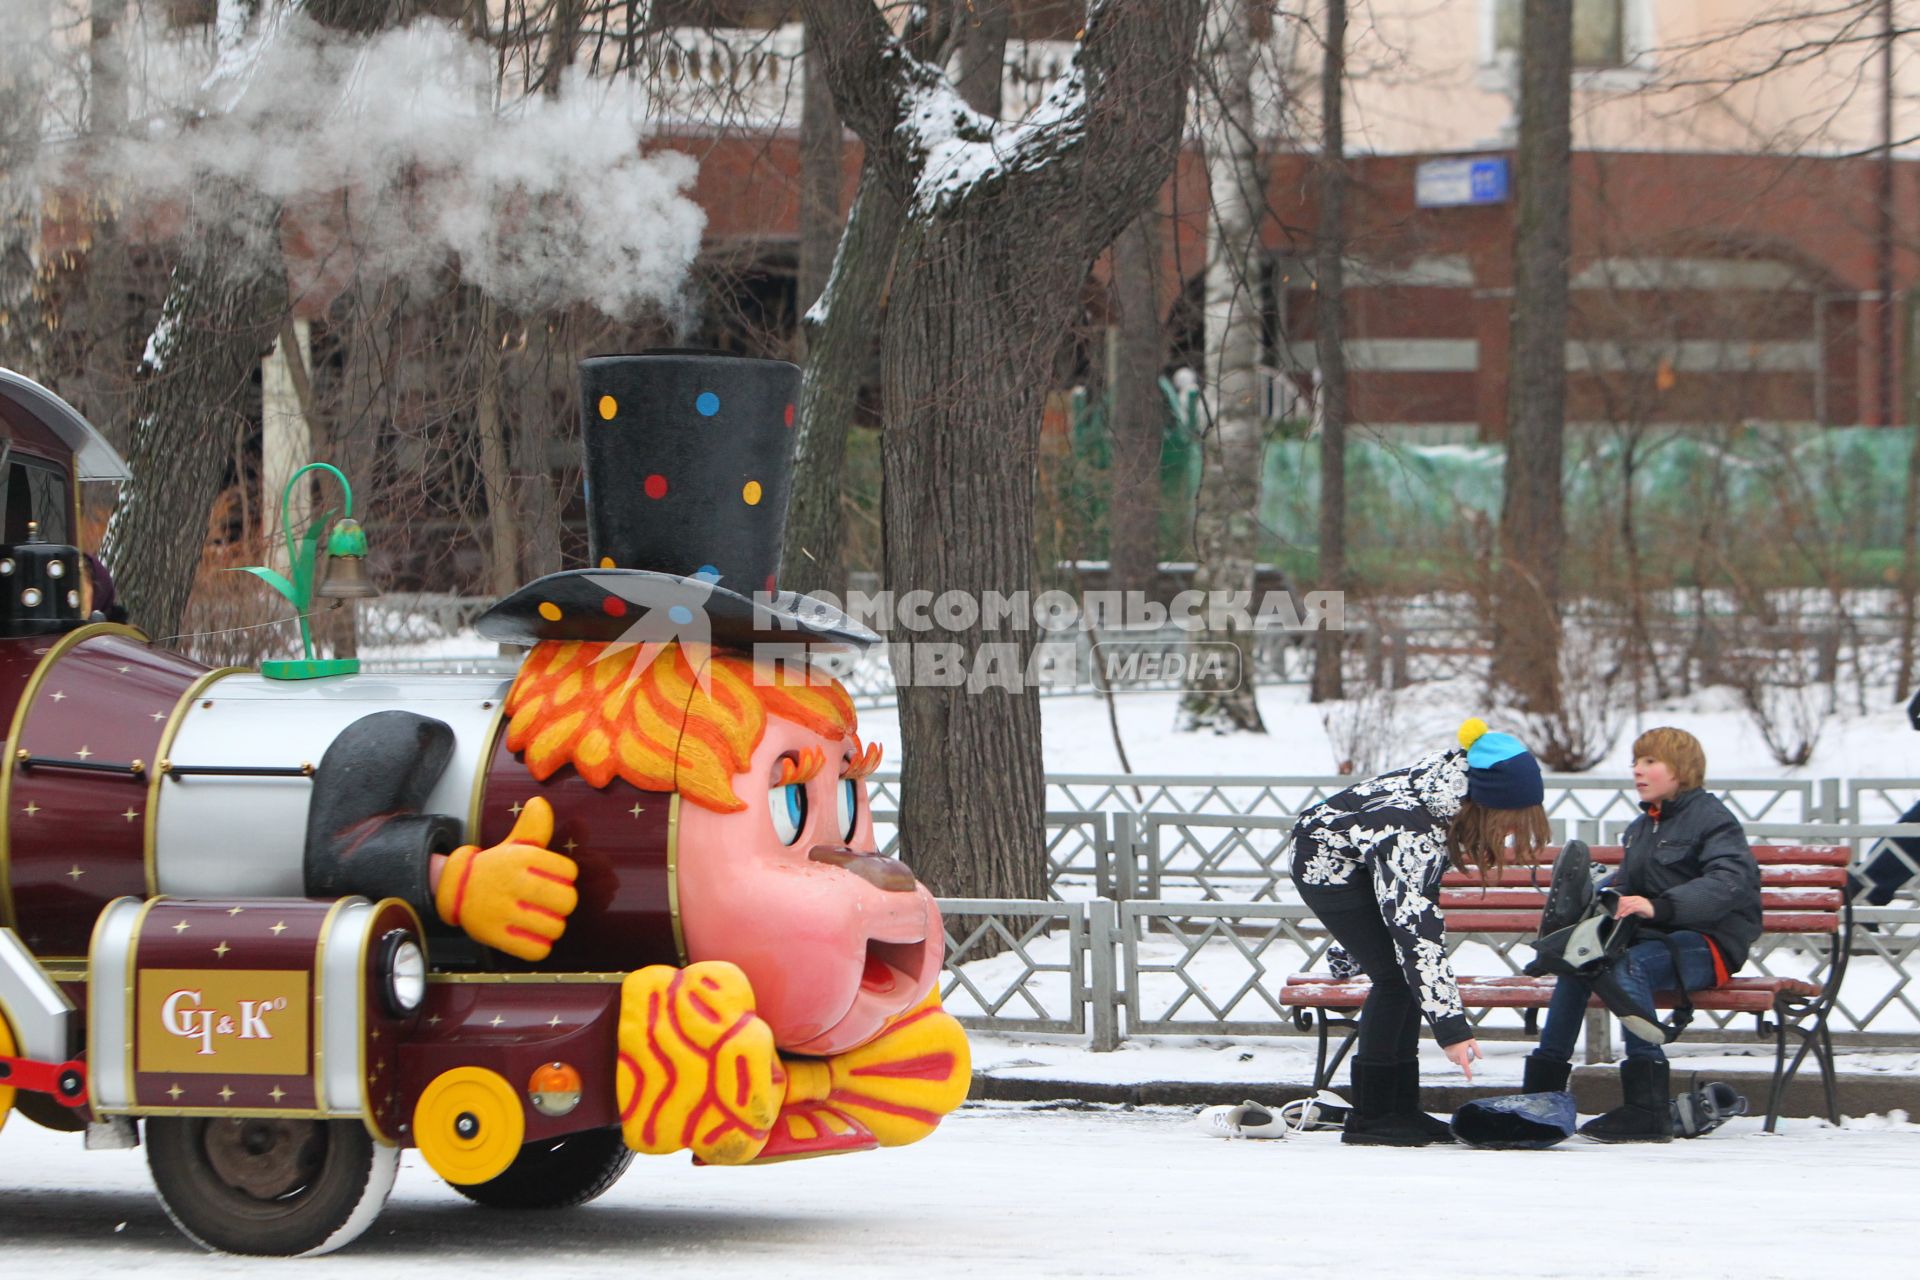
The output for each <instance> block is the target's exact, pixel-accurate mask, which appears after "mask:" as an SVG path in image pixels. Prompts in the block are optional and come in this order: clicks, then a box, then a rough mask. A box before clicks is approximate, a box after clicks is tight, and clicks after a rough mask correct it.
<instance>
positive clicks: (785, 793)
mask: <svg viewBox="0 0 1920 1280" xmlns="http://www.w3.org/2000/svg"><path fill="white" fill-rule="evenodd" d="M767 808H768V810H769V811H770V812H771V813H772V814H773V834H775V835H777V836H779V837H780V843H781V844H792V843H793V842H794V841H796V840H798V839H799V838H800V833H801V832H802V831H803V830H805V829H806V825H807V786H806V784H805V783H804V782H789V783H788V784H787V785H786V786H784V787H775V788H773V789H772V790H771V791H769V792H768V793H767Z"/></svg>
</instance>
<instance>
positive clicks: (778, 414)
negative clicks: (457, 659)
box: [475, 351, 879, 650]
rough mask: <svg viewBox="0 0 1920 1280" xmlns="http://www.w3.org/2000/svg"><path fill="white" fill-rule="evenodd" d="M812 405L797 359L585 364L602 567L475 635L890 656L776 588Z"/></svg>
mask: <svg viewBox="0 0 1920 1280" xmlns="http://www.w3.org/2000/svg"><path fill="white" fill-rule="evenodd" d="M799 390H800V370H799V369H798V368H796V367H795V366H793V365H791V364H788V363H787V362H786V361H784V360H756V359H748V358H745V357H741V356H730V355H722V354H718V353H711V352H685V351H672V352H665V351H662V352H647V353H644V354H641V355H627V356H597V357H594V358H592V359H589V360H583V361H581V363H580V405H581V421H582V424H583V426H582V433H583V435H584V436H585V444H586V479H587V495H586V496H587V542H588V558H589V563H590V564H592V565H593V566H594V567H592V568H588V569H574V570H569V571H567V572H564V573H554V574H548V575H547V576H546V577H544V578H540V579H538V580H536V581H534V582H532V583H529V584H528V585H526V586H524V587H522V588H520V589H519V590H518V591H516V592H514V593H513V594H512V595H510V596H508V597H507V598H506V599H504V600H501V601H500V602H499V603H498V604H495V605H494V606H493V607H492V608H491V609H489V610H487V612H486V613H484V614H482V615H481V616H480V618H479V620H478V621H477V622H476V623H475V629H476V630H478V631H479V633H480V634H481V635H482V636H484V637H486V638H487V639H489V640H499V641H504V642H506V643H508V644H535V643H537V642H539V641H542V640H601V641H622V640H624V641H630V642H633V643H654V642H660V641H666V640H680V641H685V642H694V643H708V642H710V643H713V644H718V645H724V646H730V647H735V648H746V647H751V646H752V645H754V644H759V643H766V644H785V645H805V646H807V647H810V648H835V649H843V650H845V649H862V648H865V647H867V646H868V645H871V644H876V643H878V641H879V637H878V636H876V635H874V634H873V632H871V631H869V630H868V629H867V628H866V627H863V626H861V625H860V624H859V623H857V622H855V621H853V620H852V619H851V618H848V617H847V616H846V615H845V614H843V613H841V612H840V611H839V610H838V609H835V608H832V607H830V606H827V605H823V604H821V603H820V602H819V601H817V600H813V599H811V598H809V597H807V596H801V595H796V594H794V593H793V592H790V591H779V590H777V588H776V586H775V583H774V571H775V568H776V566H777V565H778V563H779V559H780V542H781V536H782V533H783V531H784V528H785V525H786V518H787V490H788V481H789V479H790V477H791V474H792V471H793V452H794V429H793V420H794V401H795V400H796V399H797V397H798V394H799ZM763 592H764V593H767V595H766V597H764V598H763V600H762V601H761V602H758V603H756V601H755V599H754V597H755V594H756V593H763Z"/></svg>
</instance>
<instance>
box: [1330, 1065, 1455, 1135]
mask: <svg viewBox="0 0 1920 1280" xmlns="http://www.w3.org/2000/svg"><path fill="white" fill-rule="evenodd" d="M1402 1074H1403V1072H1402V1069H1401V1067H1400V1064H1399V1063H1396V1062H1362V1061H1360V1060H1359V1059H1358V1058H1355V1059H1354V1062H1353V1108H1352V1109H1351V1110H1350V1111H1348V1112H1347V1122H1346V1124H1345V1125H1343V1126H1342V1129H1341V1134H1340V1141H1342V1142H1348V1143H1352V1144H1353V1145H1354V1146H1359V1147H1424V1146H1426V1145H1428V1144H1429V1143H1431V1142H1432V1141H1433V1138H1432V1137H1431V1136H1429V1134H1428V1132H1427V1128H1426V1126H1424V1125H1422V1124H1420V1123H1419V1122H1418V1121H1417V1120H1415V1119H1414V1117H1413V1115H1412V1114H1411V1113H1409V1112H1405V1111H1400V1110H1398V1109H1397V1106H1398V1103H1399V1080H1400V1077H1401V1076H1402ZM1417 1078H1418V1077H1416V1079H1417Z"/></svg>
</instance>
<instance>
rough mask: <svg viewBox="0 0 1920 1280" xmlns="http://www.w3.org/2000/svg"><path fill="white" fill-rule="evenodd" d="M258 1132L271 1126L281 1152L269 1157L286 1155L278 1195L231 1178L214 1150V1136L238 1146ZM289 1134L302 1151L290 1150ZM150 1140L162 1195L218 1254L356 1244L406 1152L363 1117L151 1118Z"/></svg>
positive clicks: (284, 1253) (195, 1237)
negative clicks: (380, 1140)
mask: <svg viewBox="0 0 1920 1280" xmlns="http://www.w3.org/2000/svg"><path fill="white" fill-rule="evenodd" d="M248 1125H254V1126H265V1127H264V1128H258V1127H257V1128H256V1129H254V1130H248V1129H246V1128H245V1126H248ZM226 1126H234V1127H232V1128H227V1127H226ZM255 1132H259V1133H264V1134H267V1135H268V1136H269V1138H271V1139H273V1140H274V1141H273V1146H272V1150H274V1151H277V1152H279V1154H278V1155H276V1156H274V1157H272V1158H275V1159H279V1160H280V1161H281V1163H282V1169H283V1172H284V1181H283V1184H282V1185H281V1186H279V1187H277V1188H276V1189H275V1193H274V1194H262V1193H259V1192H252V1191H248V1190H246V1189H243V1188H241V1187H239V1186H237V1185H234V1184H233V1183H232V1182H231V1181H230V1180H229V1178H227V1177H224V1176H222V1174H221V1172H220V1170H219V1169H218V1168H217V1167H216V1164H215V1157H214V1155H213V1154H212V1153H211V1151H212V1149H211V1148H210V1145H209V1144H210V1142H212V1143H216V1144H218V1143H223V1142H224V1143H227V1144H230V1145H229V1149H236V1148H237V1147H238V1144H240V1143H243V1142H244V1141H245V1140H246V1139H245V1135H247V1134H250V1133H255ZM288 1142H292V1143H294V1144H295V1150H297V1151H298V1152H299V1154H298V1156H297V1157H292V1158H290V1157H288V1156H287V1155H286V1154H285V1152H286V1147H285V1144H286V1143H288ZM146 1148H147V1167H148V1168H149V1169H150V1170H151V1171H152V1173H153V1182H154V1186H155V1187H156V1188H157V1189H158V1190H159V1192H160V1203H161V1205H162V1206H163V1207H165V1209H166V1211H167V1216H168V1217H169V1218H172V1219H173V1224H174V1225H175V1226H176V1227H179V1228H180V1230H181V1232H182V1233H184V1234H185V1235H186V1236H187V1238H188V1239H190V1240H192V1241H193V1242H194V1243H196V1244H198V1245H200V1246H201V1247H202V1248H205V1249H211V1250H214V1251H216V1252H219V1253H237V1254H250V1255H257V1256H264V1257H283V1258H284V1257H298V1256H301V1255H310V1254H316V1253H331V1252H332V1251H333V1250H335V1249H338V1248H340V1247H341V1246H342V1245H345V1244H347V1243H349V1242H351V1241H352V1240H353V1239H354V1238H355V1237H357V1236H358V1235H359V1234H360V1233H361V1232H362V1231H364V1230H366V1228H367V1227H368V1226H370V1225H372V1223H373V1220H374V1218H375V1217H377V1216H378V1215H379V1211H380V1207H381V1206H382V1205H383V1204H385V1203H386V1198H387V1193H388V1192H389V1191H391V1190H392V1189H393V1176H394V1171H395V1169H396V1168H397V1167H398V1165H399V1152H398V1151H397V1150H396V1149H394V1148H392V1147H382V1146H380V1145H378V1144H377V1143H375V1142H374V1140H373V1137H372V1135H371V1134H369V1133H368V1132H367V1127H366V1126H365V1125H364V1124H362V1123H360V1122H359V1121H358V1120H304V1121H302V1120H292V1121H286V1120H280V1121H257V1120H249V1119H220V1118H208V1117H204V1116H187V1117H173V1116H151V1117H149V1118H148V1119H147V1121H146ZM263 1158H264V1157H263ZM241 1159H243V1160H244V1159H246V1157H245V1156H242V1157H241ZM287 1170H290V1171H291V1172H285V1171H287Z"/></svg>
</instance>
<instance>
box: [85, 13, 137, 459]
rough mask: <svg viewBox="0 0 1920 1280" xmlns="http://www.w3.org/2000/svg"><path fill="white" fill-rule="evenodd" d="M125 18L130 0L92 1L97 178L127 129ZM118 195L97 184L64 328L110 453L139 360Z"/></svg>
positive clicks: (92, 160)
mask: <svg viewBox="0 0 1920 1280" xmlns="http://www.w3.org/2000/svg"><path fill="white" fill-rule="evenodd" d="M126 16H127V0H92V5H91V11H90V15H89V17H90V22H89V28H90V29H89V35H88V40H87V125H86V141H85V143H84V146H85V149H86V152H87V156H88V159H87V164H88V167H89V168H90V169H91V171H92V172H94V173H95V174H104V173H106V172H107V168H106V166H105V164H104V161H103V157H104V155H105V153H106V150H107V148H108V147H109V146H110V145H111V144H112V142H113V141H114V140H115V139H116V138H118V137H120V136H122V135H123V134H125V133H126V131H127V127H128V121H127V110H128V107H127V51H126V43H127V38H126V34H125V30H124V24H125V22H126ZM118 196H119V192H118V191H117V190H116V189H115V188H114V187H113V186H112V185H111V184H110V183H109V182H107V181H105V180H96V184H95V190H94V191H93V192H92V193H91V199H90V201H89V204H90V206H91V207H90V208H89V210H88V217H87V221H88V224H89V227H88V231H87V241H86V246H87V263H86V274H85V276H84V277H83V278H82V281H81V288H80V293H79V297H78V298H77V299H76V303H77V311H78V315H77V316H76V315H74V314H72V313H69V314H68V316H67V317H66V327H68V328H73V327H76V322H77V327H78V328H79V329H80V330H81V334H80V335H77V336H78V340H79V341H80V343H81V344H82V345H81V348H80V351H79V358H78V361H77V364H78V366H79V375H80V376H79V386H78V387H77V388H76V394H75V396H74V397H73V401H74V405H75V407H76V408H78V409H79V410H80V411H81V412H82V413H83V414H85V415H86V417H87V420H88V421H89V422H91V423H92V424H93V425H94V426H95V427H97V428H99V430H100V433H101V434H102V435H104V436H106V438H107V439H108V440H109V441H111V442H112V443H113V445H114V447H115V448H117V449H123V450H124V449H125V448H126V445H127V406H128V404H129V403H130V402H131V400H132V390H133V388H132V382H131V379H129V378H128V376H127V370H128V369H129V367H131V365H132V361H133V358H134V357H135V356H136V355H137V354H138V348H137V347H136V345H135V344H136V343H137V342H138V341H139V338H138V337H136V336H135V334H136V330H137V328H138V326H139V323H140V317H139V315H138V314H137V312H138V307H137V306H135V305H134V303H133V302H132V300H131V299H130V297H129V295H130V294H131V292H132V287H133V281H132V277H133V268H132V263H131V261H130V258H129V255H128V252H127V243H126V237H125V236H123V235H122V234H121V232H120V223H119V218H118V216H117V214H116V213H115V209H116V208H117V206H118V203H119V201H118ZM140 336H141V337H144V334H142V335H140Z"/></svg>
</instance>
